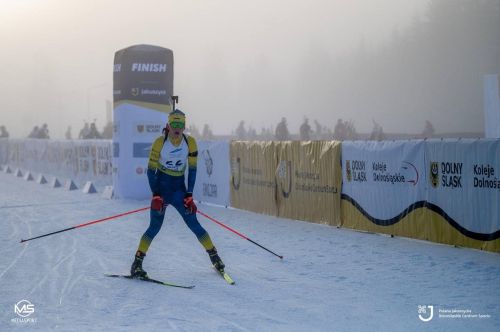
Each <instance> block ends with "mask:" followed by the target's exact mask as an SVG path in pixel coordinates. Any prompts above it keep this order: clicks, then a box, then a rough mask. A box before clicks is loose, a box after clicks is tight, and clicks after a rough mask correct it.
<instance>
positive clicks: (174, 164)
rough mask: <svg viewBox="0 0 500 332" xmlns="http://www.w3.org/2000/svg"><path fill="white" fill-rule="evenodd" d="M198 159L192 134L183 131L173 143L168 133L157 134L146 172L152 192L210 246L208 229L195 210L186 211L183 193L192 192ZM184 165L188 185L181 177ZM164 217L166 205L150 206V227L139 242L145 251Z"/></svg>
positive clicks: (205, 246)
mask: <svg viewBox="0 0 500 332" xmlns="http://www.w3.org/2000/svg"><path fill="white" fill-rule="evenodd" d="M186 159H187V165H186ZM197 160H198V147H197V144H196V140H195V139H194V138H193V137H192V136H189V135H184V134H183V139H182V140H181V143H180V145H179V146H175V145H173V144H172V143H171V142H170V141H169V139H168V134H165V135H162V136H160V137H158V138H157V139H156V140H155V141H154V143H153V145H152V147H151V152H150V153H149V161H148V170H147V176H148V181H149V186H150V188H151V192H152V193H153V196H156V195H159V196H161V197H162V198H163V200H164V202H165V204H166V205H167V206H168V205H172V206H173V207H174V208H175V209H176V210H177V212H179V214H180V215H181V216H182V218H183V219H184V222H185V223H186V225H187V226H188V227H189V229H190V230H191V231H192V232H193V233H194V234H195V235H196V237H197V238H198V241H200V243H201V244H202V245H203V247H204V248H205V250H211V249H213V248H214V245H213V243H212V240H211V239H210V236H209V235H208V233H207V231H205V229H204V228H203V227H202V226H201V225H200V223H199V222H198V219H197V218H196V214H188V213H187V211H186V208H185V207H184V197H185V194H186V193H192V192H193V189H194V184H195V181H196V166H197ZM186 166H187V168H188V176H187V188H186V184H185V177H184V173H185V170H186ZM164 217H165V209H163V210H162V211H156V210H153V209H151V211H150V223H149V227H148V229H147V230H146V232H145V233H144V235H143V236H142V237H141V240H140V243H139V248H138V250H139V251H140V252H142V253H144V254H146V252H147V251H148V249H149V246H150V245H151V241H153V239H154V237H155V236H156V234H158V232H159V231H160V229H161V226H162V224H163V219H164Z"/></svg>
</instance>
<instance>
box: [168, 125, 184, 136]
mask: <svg viewBox="0 0 500 332" xmlns="http://www.w3.org/2000/svg"><path fill="white" fill-rule="evenodd" d="M168 127H169V129H168V132H169V134H170V135H172V137H173V138H179V137H180V136H182V134H183V133H184V129H185V128H186V127H185V124H184V123H181V122H173V123H169V124H168Z"/></svg>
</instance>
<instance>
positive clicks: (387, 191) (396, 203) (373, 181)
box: [342, 141, 425, 226]
mask: <svg viewBox="0 0 500 332" xmlns="http://www.w3.org/2000/svg"><path fill="white" fill-rule="evenodd" d="M424 165H425V163H424V148H423V141H409V142H406V141H405V142H403V141H396V142H390V141H382V142H375V141H368V142H359V141H355V142H343V143H342V173H343V174H342V177H343V187H342V197H343V199H347V200H349V201H351V203H353V204H354V205H356V206H358V208H359V207H360V208H361V209H360V210H362V211H364V214H365V217H367V218H368V219H370V220H372V222H374V223H376V224H379V225H385V226H387V225H391V224H394V223H396V222H398V221H399V220H400V219H401V218H403V217H404V216H405V215H407V214H408V213H410V212H411V211H412V210H413V209H415V208H418V207H421V205H422V201H423V200H425V179H423V178H422V177H423V173H424V169H425V167H424ZM419 202H420V203H419Z"/></svg>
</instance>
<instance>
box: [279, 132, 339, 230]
mask: <svg viewBox="0 0 500 332" xmlns="http://www.w3.org/2000/svg"><path fill="white" fill-rule="evenodd" d="M276 147H277V157H278V165H277V169H276V178H277V195H276V196H277V206H278V215H279V216H280V217H286V218H291V219H299V220H307V221H314V222H317V223H322V224H328V225H335V226H339V225H340V192H341V184H342V174H341V167H340V142H338V141H308V142H299V141H288V142H280V143H276Z"/></svg>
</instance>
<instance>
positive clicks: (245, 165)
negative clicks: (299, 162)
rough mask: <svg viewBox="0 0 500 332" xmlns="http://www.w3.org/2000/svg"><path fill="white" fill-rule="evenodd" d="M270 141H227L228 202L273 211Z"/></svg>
mask: <svg viewBox="0 0 500 332" xmlns="http://www.w3.org/2000/svg"><path fill="white" fill-rule="evenodd" d="M275 144H276V143H274V142H243V141H233V142H231V148H230V155H231V205H232V206H233V207H235V208H238V209H243V210H249V211H254V212H259V213H265V214H269V215H273V216H276V215H277V207H276V180H275V176H274V173H275V170H276V153H275Z"/></svg>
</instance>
